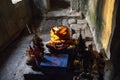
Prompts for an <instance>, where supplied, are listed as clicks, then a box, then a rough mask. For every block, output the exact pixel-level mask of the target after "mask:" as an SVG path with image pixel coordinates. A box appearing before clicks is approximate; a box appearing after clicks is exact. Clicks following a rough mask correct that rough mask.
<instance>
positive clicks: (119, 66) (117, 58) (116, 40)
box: [110, 0, 120, 80]
mask: <svg viewBox="0 0 120 80" xmlns="http://www.w3.org/2000/svg"><path fill="white" fill-rule="evenodd" d="M117 4H118V9H117V14H116V27H115V30H114V34H113V37H112V42H111V46H110V52H111V61H112V64H113V70H114V71H113V75H112V77H113V79H112V80H120V1H119V0H116V5H117Z"/></svg>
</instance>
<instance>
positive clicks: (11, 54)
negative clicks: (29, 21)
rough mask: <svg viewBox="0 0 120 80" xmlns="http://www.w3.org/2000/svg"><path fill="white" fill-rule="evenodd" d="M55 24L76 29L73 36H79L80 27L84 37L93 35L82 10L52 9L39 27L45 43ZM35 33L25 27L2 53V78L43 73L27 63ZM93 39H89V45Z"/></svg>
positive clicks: (13, 79) (8, 79) (16, 78)
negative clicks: (30, 32) (27, 53)
mask: <svg viewBox="0 0 120 80" xmlns="http://www.w3.org/2000/svg"><path fill="white" fill-rule="evenodd" d="M55 25H66V26H69V27H70V28H72V29H74V30H75V32H76V33H75V34H73V38H78V36H79V33H78V32H79V29H80V28H82V35H83V38H85V37H92V34H91V32H90V29H89V26H88V23H87V21H86V20H85V19H84V18H83V16H82V14H81V12H77V13H76V12H70V9H69V8H68V9H63V10H58V11H51V12H48V13H47V14H46V15H44V19H43V20H42V22H41V23H40V26H39V27H38V28H37V31H38V33H40V36H41V38H42V39H43V43H45V42H47V41H49V37H50V36H49V34H50V33H49V31H50V28H51V27H53V26H55ZM32 37H33V34H28V31H27V29H25V30H24V31H23V32H22V33H21V35H20V36H19V37H18V38H17V39H16V40H15V41H14V42H13V43H12V44H10V45H9V46H8V47H7V48H6V49H5V50H4V51H3V52H2V53H0V59H1V61H0V80H24V74H28V73H29V74H30V73H35V74H41V75H44V74H43V73H42V72H36V71H33V70H32V69H31V67H30V66H27V65H26V64H25V62H26V60H25V58H26V53H25V52H26V48H27V47H28V46H29V44H30V43H31V40H32ZM91 42H92V43H93V41H88V42H87V45H88V44H90V43H91ZM46 52H47V50H46Z"/></svg>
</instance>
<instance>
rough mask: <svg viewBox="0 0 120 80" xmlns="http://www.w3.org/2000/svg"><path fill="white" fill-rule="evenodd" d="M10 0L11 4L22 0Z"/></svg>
mask: <svg viewBox="0 0 120 80" xmlns="http://www.w3.org/2000/svg"><path fill="white" fill-rule="evenodd" d="M11 1H12V4H16V3H18V2H20V1H22V0H11Z"/></svg>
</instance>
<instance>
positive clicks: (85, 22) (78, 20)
mask: <svg viewBox="0 0 120 80" xmlns="http://www.w3.org/2000/svg"><path fill="white" fill-rule="evenodd" d="M77 24H87V20H86V19H84V20H80V19H77Z"/></svg>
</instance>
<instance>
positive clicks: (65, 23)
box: [62, 19, 69, 27]
mask: <svg viewBox="0 0 120 80" xmlns="http://www.w3.org/2000/svg"><path fill="white" fill-rule="evenodd" d="M62 25H64V26H68V27H69V25H68V20H67V19H63V20H62Z"/></svg>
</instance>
